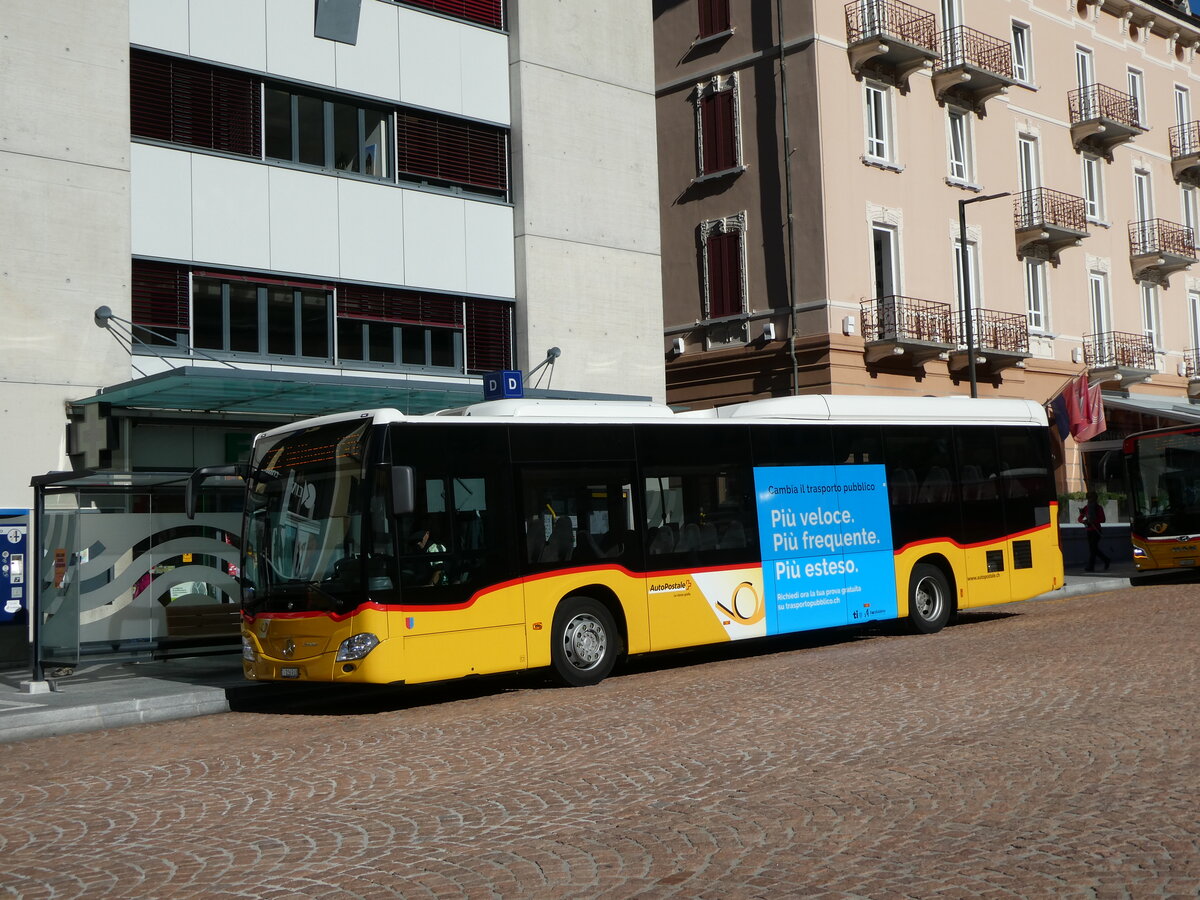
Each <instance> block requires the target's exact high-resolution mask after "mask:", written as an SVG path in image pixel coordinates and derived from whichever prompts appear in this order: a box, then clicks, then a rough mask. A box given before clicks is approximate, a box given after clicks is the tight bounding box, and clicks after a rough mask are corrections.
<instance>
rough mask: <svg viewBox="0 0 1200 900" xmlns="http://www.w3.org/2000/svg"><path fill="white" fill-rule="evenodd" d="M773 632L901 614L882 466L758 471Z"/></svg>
mask: <svg viewBox="0 0 1200 900" xmlns="http://www.w3.org/2000/svg"><path fill="white" fill-rule="evenodd" d="M754 486H755V490H756V493H757V497H758V533H759V541H760V544H761V550H762V560H763V587H764V593H765V600H766V612H767V632H768V634H779V633H782V632H788V631H802V630H806V629H810V628H829V627H832V626H835V625H851V624H855V623H859V622H864V621H869V620H871V619H887V618H895V617H896V613H897V610H896V568H895V563H894V561H893V556H892V524H891V516H890V510H889V506H888V492H887V475H886V472H885V470H884V467H883V466H877V465H869V466H768V467H762V468H756V469H755V470H754Z"/></svg>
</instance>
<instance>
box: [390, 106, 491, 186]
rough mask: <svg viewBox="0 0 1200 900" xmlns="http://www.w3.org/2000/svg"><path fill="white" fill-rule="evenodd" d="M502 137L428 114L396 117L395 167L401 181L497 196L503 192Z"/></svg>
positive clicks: (478, 125)
mask: <svg viewBox="0 0 1200 900" xmlns="http://www.w3.org/2000/svg"><path fill="white" fill-rule="evenodd" d="M507 144H508V141H507V133H506V132H505V130H504V129H501V128H495V127H493V126H490V125H484V124H482V123H478V122H466V121H462V120H457V119H451V118H449V117H447V116H437V115H432V114H430V113H417V112H410V111H401V112H399V113H398V114H397V116H396V168H397V170H398V172H399V175H400V177H401V178H402V179H404V178H412V179H421V180H423V179H429V180H432V181H437V182H446V183H448V184H461V185H470V186H471V187H473V188H477V189H481V190H485V191H489V192H494V193H497V194H503V193H505V192H507V190H508V148H507Z"/></svg>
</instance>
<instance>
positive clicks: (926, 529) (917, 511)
mask: <svg viewBox="0 0 1200 900" xmlns="http://www.w3.org/2000/svg"><path fill="white" fill-rule="evenodd" d="M885 441H886V445H887V477H888V495H889V499H890V501H891V505H892V510H893V515H892V536H893V539H894V541H895V544H896V546H897V547H901V546H904V545H905V544H907V543H909V542H911V541H913V540H918V539H920V538H922V537H929V536H931V535H935V536H938V537H945V538H951V539H956V538H957V537H958V534H959V531H960V529H961V527H962V522H961V516H960V513H959V489H958V482H957V477H958V467H957V464H956V457H955V454H954V446H953V444H952V441H951V437H950V432H949V429H937V430H935V429H930V428H923V427H910V426H896V427H892V428H888V429H887V430H886V433H885ZM877 461H878V459H877Z"/></svg>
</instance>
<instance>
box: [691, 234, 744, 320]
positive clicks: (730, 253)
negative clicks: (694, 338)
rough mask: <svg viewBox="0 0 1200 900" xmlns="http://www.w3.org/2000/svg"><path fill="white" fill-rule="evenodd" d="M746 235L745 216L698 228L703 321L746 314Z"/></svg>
mask: <svg viewBox="0 0 1200 900" xmlns="http://www.w3.org/2000/svg"><path fill="white" fill-rule="evenodd" d="M745 234H746V215H745V213H740V214H738V215H736V216H729V217H727V218H724V219H716V220H714V221H710V222H705V223H703V224H702V225H701V226H700V249H701V259H702V261H703V267H704V279H703V281H704V310H703V318H704V319H721V318H725V317H727V316H736V315H739V314H741V313H743V312H745V311H746V280H745V252H746V251H745ZM731 339H732V338H731Z"/></svg>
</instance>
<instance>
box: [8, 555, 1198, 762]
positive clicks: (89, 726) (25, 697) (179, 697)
mask: <svg viewBox="0 0 1200 900" xmlns="http://www.w3.org/2000/svg"><path fill="white" fill-rule="evenodd" d="M1184 574H1185V575H1186V576H1190V575H1192V573H1190V572H1187V573H1184ZM1135 575H1136V572H1135V570H1134V568H1133V564H1132V563H1125V564H1122V565H1114V566H1113V567H1112V568H1111V569H1110V570H1109V571H1107V572H1105V571H1100V572H1083V571H1082V570H1068V571H1067V575H1066V584H1065V586H1064V587H1063V588H1062V589H1061V590H1059V591H1054V592H1052V593H1049V594H1043V595H1042V596H1041V597H1038V598H1036V599H1039V600H1041V599H1053V598H1056V597H1067V596H1073V595H1081V594H1090V593H1097V592H1101V591H1114V590H1120V589H1121V588H1127V587H1130V585H1131V584H1132V583H1133V579H1134V576H1135ZM1159 577H1160V578H1172V577H1179V576H1178V575H1176V574H1175V573H1172V574H1171V575H1166V576H1159ZM1143 578H1144V576H1143ZM28 680H29V670H28V669H24V670H9V671H5V672H0V743H11V742H15V741H25V740H31V739H34V738H42V737H51V736H53V735H59V734H71V733H75V732H81V731H96V730H102V729H108V728H119V727H121V726H125V725H136V724H140V723H144V722H164V721H168V720H170V719H183V718H189V717H192V716H203V715H209V714H211V713H219V712H227V711H229V709H230V701H231V699H232V700H234V701H235V703H236V702H242V703H245V702H252V700H253V694H254V693H255V692H260V691H270V690H272V689H273V688H275V687H277V686H275V685H267V684H257V683H253V682H247V681H245V680H244V679H243V677H242V665H241V657H240V655H239V654H236V653H229V654H224V655H217V656H207V657H196V658H192V659H175V660H167V661H155V662H131V663H91V664H88V663H83V664H81V665H80V666H79V667H78V668H77V669H75V670H74V672H73V673H72V674H71V675H70V676H69V677H65V678H58V679H54V678H51V679H49V680H48V686H49V687H50V688H51V690H48V691H44V692H41V693H30V692H28V690H26V689H24V688H23V686H22V682H28ZM290 687H293V688H294V687H298V686H296V685H291V686H290ZM313 688H314V689H316V691H320V690H322V689H325V690H328V688H326V686H316V685H314V686H313ZM289 696H291V697H292V699H296V696H295V692H294V691H293V692H290V693H289Z"/></svg>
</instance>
